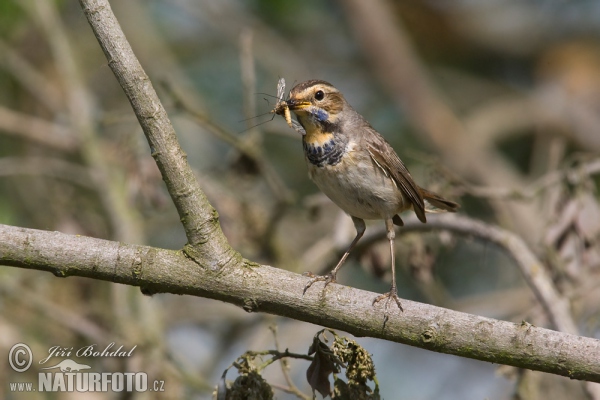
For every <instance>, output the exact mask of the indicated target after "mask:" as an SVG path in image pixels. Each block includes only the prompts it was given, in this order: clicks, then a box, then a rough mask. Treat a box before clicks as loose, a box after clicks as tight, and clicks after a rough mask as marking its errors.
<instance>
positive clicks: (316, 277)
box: [302, 272, 335, 294]
mask: <svg viewBox="0 0 600 400" xmlns="http://www.w3.org/2000/svg"><path fill="white" fill-rule="evenodd" d="M303 275H304V276H308V277H309V278H312V279H311V280H310V282H308V283H307V284H306V286H304V291H303V292H302V294H304V293H306V291H307V290H308V288H309V287H311V286H312V284H313V283H315V282H325V285H324V286H323V288H326V287H327V285H329V284H330V283H335V274H333V273H331V272H330V273H328V274H327V275H323V276H321V275H315V274H313V273H312V272H305V273H304V274H303Z"/></svg>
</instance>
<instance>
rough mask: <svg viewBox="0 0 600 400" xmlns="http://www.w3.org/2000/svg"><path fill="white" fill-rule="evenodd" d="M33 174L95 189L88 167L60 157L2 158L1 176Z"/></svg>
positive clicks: (0, 163) (0, 165)
mask: <svg viewBox="0 0 600 400" xmlns="http://www.w3.org/2000/svg"><path fill="white" fill-rule="evenodd" d="M12 175H33V176H46V177H50V178H55V179H61V180H65V181H68V182H72V183H74V184H76V185H79V186H82V187H85V188H88V189H92V190H95V189H96V186H95V185H94V181H93V179H91V178H92V176H93V174H91V173H90V170H89V169H88V168H86V167H83V166H81V165H79V164H75V163H72V162H69V161H64V160H62V159H60V158H50V157H3V158H0V176H12Z"/></svg>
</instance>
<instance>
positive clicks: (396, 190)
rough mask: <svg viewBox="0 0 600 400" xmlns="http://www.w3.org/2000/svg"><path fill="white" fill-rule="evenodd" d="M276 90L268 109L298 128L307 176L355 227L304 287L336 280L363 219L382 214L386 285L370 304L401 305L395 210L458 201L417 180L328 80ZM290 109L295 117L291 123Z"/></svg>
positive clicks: (420, 214)
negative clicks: (331, 263)
mask: <svg viewBox="0 0 600 400" xmlns="http://www.w3.org/2000/svg"><path fill="white" fill-rule="evenodd" d="M282 82H283V87H285V81H283V79H280V84H279V85H278V91H279V90H280V89H281V83H282ZM278 95H280V98H279V102H278V104H277V105H276V106H275V108H274V109H273V111H272V112H273V113H275V114H279V115H281V116H283V117H284V118H285V119H286V122H287V123H288V125H290V126H291V127H293V128H294V129H295V130H296V131H298V132H300V133H301V134H302V145H303V149H304V156H305V159H306V164H307V166H308V175H309V177H310V179H311V180H312V181H313V182H314V183H315V184H316V185H317V187H318V188H319V189H320V190H321V191H322V192H323V193H324V194H325V195H326V196H327V197H329V199H331V200H332V201H333V202H334V203H335V204H336V205H337V206H338V207H339V208H341V209H342V210H343V211H344V212H345V213H346V214H348V215H349V216H350V217H351V218H352V222H353V223H354V227H355V228H356V236H355V237H354V239H353V240H352V242H351V243H350V246H349V247H348V249H347V250H346V251H345V252H344V254H343V256H342V258H341V259H340V260H339V262H338V263H337V265H336V266H335V267H334V268H333V270H331V272H330V273H328V274H327V275H324V276H317V275H314V274H312V273H307V275H308V276H309V277H311V278H312V279H311V280H310V282H309V283H308V284H307V285H306V286H305V287H304V293H306V291H307V290H308V289H309V288H310V287H311V286H312V285H313V284H314V283H315V282H319V281H323V282H325V284H324V286H325V287H326V286H327V285H328V284H330V283H333V282H336V277H337V273H338V271H339V270H340V268H341V267H342V265H343V264H344V262H345V261H346V259H347V258H348V255H349V254H350V252H351V251H352V249H353V248H354V247H355V246H356V244H357V243H358V241H359V240H360V238H361V237H362V236H363V234H364V233H365V229H366V225H365V220H383V221H384V222H385V227H386V232H387V235H386V236H387V239H388V241H389V246H390V253H391V264H392V265H391V268H392V285H391V288H390V291H389V292H387V293H385V294H382V295H380V296H378V297H377V298H375V299H374V300H373V303H372V304H373V305H375V304H376V303H378V302H380V301H382V300H386V302H385V310H387V308H388V304H389V303H390V301H392V300H393V301H394V302H395V303H396V304H397V306H398V308H399V309H400V310H401V311H403V309H402V304H401V302H400V298H399V297H398V291H397V287H396V271H395V251H394V239H395V230H394V225H399V226H402V225H404V223H403V221H402V219H401V218H400V216H399V214H400V213H402V212H404V211H409V210H413V211H414V213H415V214H416V216H417V218H418V219H419V220H420V221H421V222H423V223H426V222H427V217H426V213H429V212H434V213H435V212H456V211H457V209H458V208H459V207H460V206H459V205H458V204H457V203H455V202H453V201H450V200H446V199H444V198H442V197H441V196H439V195H437V194H435V193H433V192H430V191H428V190H426V189H424V188H422V187H420V186H419V185H417V184H416V183H415V181H414V179H413V177H412V176H411V174H410V172H409V171H408V169H407V168H406V166H405V165H404V163H403V162H402V160H401V159H400V157H398V154H397V153H396V152H395V151H394V149H393V148H392V146H391V145H390V144H389V143H388V141H387V140H385V138H384V137H383V136H382V135H381V134H380V133H379V132H377V131H376V130H375V129H374V128H373V127H372V126H371V124H369V122H368V121H367V120H366V119H365V118H364V117H363V116H362V115H360V114H359V113H358V112H357V111H355V110H354V108H352V106H351V105H350V104H349V103H348V102H347V101H346V99H345V98H344V96H343V95H342V93H341V92H340V91H339V90H338V89H336V88H335V87H334V86H333V85H332V84H330V83H328V82H326V81H323V80H315V79H313V80H308V81H305V82H301V83H299V84H297V85H295V86H294V87H293V88H292V89H291V90H290V92H289V95H288V98H287V99H285V100H283V97H282V96H281V93H279V94H278ZM290 111H291V112H292V113H293V114H295V116H296V119H297V122H296V121H293V124H292V121H290V115H289V113H290ZM298 124H299V125H300V126H298Z"/></svg>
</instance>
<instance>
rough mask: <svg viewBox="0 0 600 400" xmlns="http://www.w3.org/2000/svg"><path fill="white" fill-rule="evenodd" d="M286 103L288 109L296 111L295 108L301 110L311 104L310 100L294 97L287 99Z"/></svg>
mask: <svg viewBox="0 0 600 400" xmlns="http://www.w3.org/2000/svg"><path fill="white" fill-rule="evenodd" d="M287 105H288V107H289V109H290V110H292V111H297V110H303V109H305V108H306V107H309V106H310V105H311V103H310V101H302V100H296V99H289V100H288V101H287Z"/></svg>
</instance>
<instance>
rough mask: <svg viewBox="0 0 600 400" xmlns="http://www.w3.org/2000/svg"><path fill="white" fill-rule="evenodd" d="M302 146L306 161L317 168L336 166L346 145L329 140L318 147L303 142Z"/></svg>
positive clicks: (338, 141)
mask: <svg viewBox="0 0 600 400" xmlns="http://www.w3.org/2000/svg"><path fill="white" fill-rule="evenodd" d="M302 145H303V147H304V154H306V158H307V159H308V161H309V162H310V163H311V164H313V165H316V166H317V167H324V166H326V165H336V164H337V163H339V162H340V161H341V160H342V157H343V156H344V152H345V149H346V143H342V141H340V140H336V139H331V140H329V141H328V142H325V143H323V144H322V145H320V146H319V145H316V144H314V143H307V142H306V141H304V140H303V141H302Z"/></svg>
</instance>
